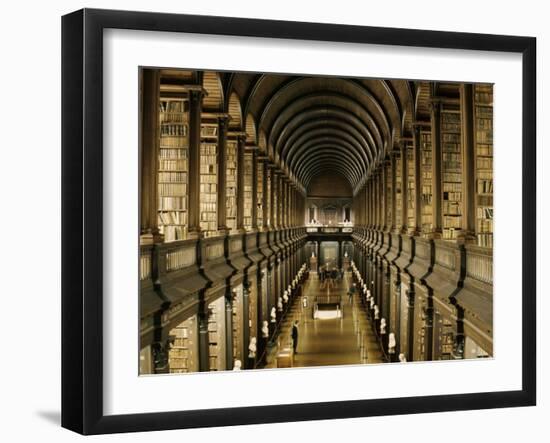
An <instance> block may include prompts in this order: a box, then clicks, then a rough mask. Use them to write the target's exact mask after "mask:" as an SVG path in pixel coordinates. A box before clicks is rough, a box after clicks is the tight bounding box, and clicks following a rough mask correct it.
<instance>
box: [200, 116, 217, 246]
mask: <svg viewBox="0 0 550 443" xmlns="http://www.w3.org/2000/svg"><path fill="white" fill-rule="evenodd" d="M217 143H218V125H217V123H202V124H201V158H200V165H201V166H200V169H201V170H200V173H201V177H200V227H201V231H203V232H204V236H205V237H211V236H213V235H216V234H217V232H218V216H217V204H218V203H217V202H218V154H217V150H218V149H217V148H218V146H217Z"/></svg>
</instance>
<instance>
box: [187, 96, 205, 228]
mask: <svg viewBox="0 0 550 443" xmlns="http://www.w3.org/2000/svg"><path fill="white" fill-rule="evenodd" d="M203 95H204V93H203V90H202V88H200V89H199V88H197V89H192V90H190V91H189V173H188V174H187V176H188V180H189V184H188V191H189V210H188V214H189V215H188V219H189V230H188V231H189V237H191V238H193V237H195V238H196V237H197V236H199V234H200V230H201V228H200V180H201V175H200V165H201V112H202V97H203Z"/></svg>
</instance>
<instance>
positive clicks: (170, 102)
mask: <svg viewBox="0 0 550 443" xmlns="http://www.w3.org/2000/svg"><path fill="white" fill-rule="evenodd" d="M159 118H160V146H159V161H158V225H159V231H160V233H161V234H162V235H163V236H164V241H166V242H172V241H176V240H183V239H185V238H186V237H187V226H188V224H187V172H188V153H189V124H188V123H189V122H188V118H189V117H188V104H187V101H186V100H184V99H179V98H178V99H171V98H161V99H160V112H159Z"/></svg>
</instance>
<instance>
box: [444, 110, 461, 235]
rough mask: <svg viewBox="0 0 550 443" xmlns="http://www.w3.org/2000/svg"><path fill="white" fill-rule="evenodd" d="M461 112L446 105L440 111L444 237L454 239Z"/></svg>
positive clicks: (458, 218) (457, 214)
mask: <svg viewBox="0 0 550 443" xmlns="http://www.w3.org/2000/svg"><path fill="white" fill-rule="evenodd" d="M460 137H461V135H460V109H457V108H454V107H452V106H450V105H446V106H445V107H444V108H443V109H442V112H441V161H442V165H441V172H442V176H443V189H442V190H443V200H442V210H443V214H442V215H443V217H442V218H443V238H444V239H446V240H453V239H456V238H457V233H458V230H460V228H461V215H462V157H461V140H460Z"/></svg>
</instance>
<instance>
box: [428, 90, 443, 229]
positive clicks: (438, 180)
mask: <svg viewBox="0 0 550 443" xmlns="http://www.w3.org/2000/svg"><path fill="white" fill-rule="evenodd" d="M431 123H432V126H431V129H432V225H433V232H432V237H433V238H441V234H442V232H443V229H442V228H443V217H442V210H443V207H442V197H443V192H442V183H443V181H442V173H441V162H442V155H441V102H440V101H439V100H438V99H432V101H431Z"/></svg>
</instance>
